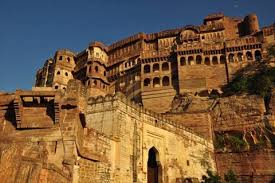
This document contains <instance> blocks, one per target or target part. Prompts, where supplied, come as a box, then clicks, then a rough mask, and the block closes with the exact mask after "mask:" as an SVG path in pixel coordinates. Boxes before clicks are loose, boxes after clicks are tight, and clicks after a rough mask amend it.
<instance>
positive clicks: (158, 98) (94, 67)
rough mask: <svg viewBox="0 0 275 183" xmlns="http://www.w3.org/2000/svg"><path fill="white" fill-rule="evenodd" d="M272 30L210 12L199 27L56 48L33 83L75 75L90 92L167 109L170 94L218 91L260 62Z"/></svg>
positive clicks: (61, 82)
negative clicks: (80, 48)
mask: <svg viewBox="0 0 275 183" xmlns="http://www.w3.org/2000/svg"><path fill="white" fill-rule="evenodd" d="M274 32H275V31H274V26H269V27H264V28H263V29H262V30H261V29H260V28H259V23H258V18H257V16H256V15H255V14H250V15H248V16H246V17H244V18H243V19H240V18H233V17H228V16H225V15H223V14H221V13H218V14H211V15H208V16H207V17H205V19H204V20H203V24H202V25H198V26H185V27H182V28H177V29H172V30H166V31H162V32H158V33H152V34H145V33H139V34H136V35H134V36H131V37H129V38H126V39H123V40H121V41H118V42H116V43H113V44H111V45H109V46H106V45H104V44H103V43H100V42H92V43H91V44H89V46H88V48H87V49H85V50H83V51H82V52H80V53H73V52H71V51H68V50H59V51H57V52H56V54H55V56H54V58H52V59H49V60H47V61H46V63H45V65H44V67H43V68H42V69H40V70H39V71H38V72H37V77H36V86H49V87H53V88H55V89H61V90H66V85H67V84H66V83H67V82H68V80H69V79H71V78H75V79H78V80H81V81H82V83H83V84H85V85H86V86H87V88H88V89H89V90H88V93H89V94H90V96H98V95H106V94H113V93H115V92H117V91H120V92H122V93H124V94H125V95H126V96H127V97H129V98H131V99H133V100H135V101H138V102H142V103H143V105H144V106H145V107H147V108H150V109H152V110H154V111H156V112H166V111H168V110H169V107H170V106H169V104H170V103H171V101H172V100H173V98H174V96H175V94H184V93H185V92H191V93H196V92H201V91H203V90H212V89H219V88H220V87H221V86H222V85H224V84H226V83H227V82H228V81H230V80H231V78H232V76H233V75H234V73H235V72H236V71H237V70H238V69H240V68H242V67H245V66H246V65H247V64H250V63H252V62H255V61H259V60H261V58H262V57H263V56H266V49H265V48H266V45H268V44H270V43H274V34H275V33H274ZM159 106H161V107H159Z"/></svg>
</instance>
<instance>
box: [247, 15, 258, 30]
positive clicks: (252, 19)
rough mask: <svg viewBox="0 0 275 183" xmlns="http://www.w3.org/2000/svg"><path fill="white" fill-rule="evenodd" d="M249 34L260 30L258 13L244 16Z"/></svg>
mask: <svg viewBox="0 0 275 183" xmlns="http://www.w3.org/2000/svg"><path fill="white" fill-rule="evenodd" d="M244 23H245V25H246V31H247V34H253V33H255V32H258V31H259V30H260V28H259V22H258V17H257V15H256V14H249V15H248V16H246V17H245V18H244Z"/></svg>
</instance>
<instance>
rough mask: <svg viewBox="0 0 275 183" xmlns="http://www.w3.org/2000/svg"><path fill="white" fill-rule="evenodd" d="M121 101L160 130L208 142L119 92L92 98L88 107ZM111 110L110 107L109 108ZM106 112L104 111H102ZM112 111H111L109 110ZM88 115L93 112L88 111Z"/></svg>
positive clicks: (199, 135) (202, 142)
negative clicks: (144, 116)
mask: <svg viewBox="0 0 275 183" xmlns="http://www.w3.org/2000/svg"><path fill="white" fill-rule="evenodd" d="M115 101H120V102H122V103H124V104H125V105H126V106H129V107H130V108H131V109H133V110H136V111H137V112H138V113H139V114H145V115H147V116H150V117H149V118H148V117H146V120H145V122H146V121H147V122H148V123H150V124H151V125H155V126H156V127H158V128H163V129H165V130H168V131H173V132H174V133H179V135H180V136H183V137H187V138H189V137H190V136H192V139H193V140H195V141H196V142H198V143H201V144H207V143H208V140H206V139H205V138H204V137H203V136H202V135H201V134H199V133H197V132H195V131H193V130H192V129H190V128H188V127H185V126H184V125H182V124H180V123H177V122H174V121H171V120H168V119H167V118H166V117H165V116H164V115H163V114H160V113H156V112H153V111H151V110H148V109H146V108H144V107H143V106H140V105H138V104H136V103H135V102H133V101H130V100H129V99H127V98H126V96H125V95H124V94H122V93H121V92H117V93H115V94H114V95H111V94H108V95H106V96H105V97H103V96H98V97H90V98H89V99H88V105H96V104H100V103H105V102H112V103H113V102H115ZM108 108H109V106H108ZM102 110H104V109H102ZM109 110H110V109H109ZM87 112H88V113H89V112H91V111H89V109H88V111H87Z"/></svg>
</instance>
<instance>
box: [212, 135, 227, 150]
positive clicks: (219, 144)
mask: <svg viewBox="0 0 275 183" xmlns="http://www.w3.org/2000/svg"><path fill="white" fill-rule="evenodd" d="M214 146H215V148H216V149H223V148H224V146H225V140H224V136H223V135H220V134H216V135H215V141H214Z"/></svg>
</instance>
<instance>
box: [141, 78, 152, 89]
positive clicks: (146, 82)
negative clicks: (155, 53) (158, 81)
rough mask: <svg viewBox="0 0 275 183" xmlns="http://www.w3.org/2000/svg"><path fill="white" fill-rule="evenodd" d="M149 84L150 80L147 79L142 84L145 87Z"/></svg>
mask: <svg viewBox="0 0 275 183" xmlns="http://www.w3.org/2000/svg"><path fill="white" fill-rule="evenodd" d="M150 82H151V80H150V79H149V78H146V79H145V80H144V82H143V83H144V84H143V85H144V86H146V87H147V86H150Z"/></svg>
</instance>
